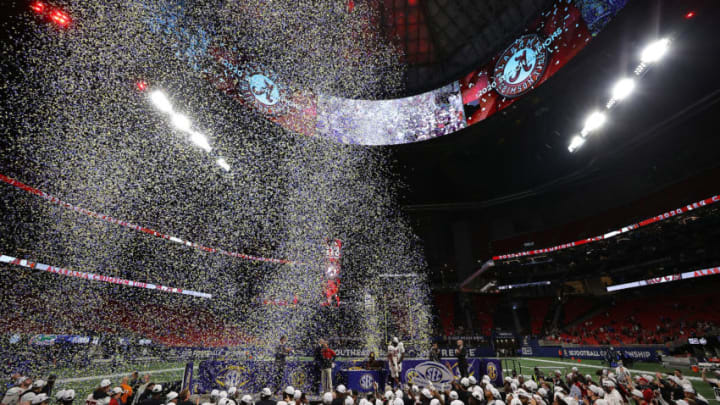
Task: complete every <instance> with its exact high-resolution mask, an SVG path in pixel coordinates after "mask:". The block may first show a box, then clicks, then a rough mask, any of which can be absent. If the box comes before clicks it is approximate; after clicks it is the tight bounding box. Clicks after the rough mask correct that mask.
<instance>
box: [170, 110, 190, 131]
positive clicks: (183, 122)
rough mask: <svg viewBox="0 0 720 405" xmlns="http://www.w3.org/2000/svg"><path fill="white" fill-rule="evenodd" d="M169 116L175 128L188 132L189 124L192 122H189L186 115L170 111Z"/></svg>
mask: <svg viewBox="0 0 720 405" xmlns="http://www.w3.org/2000/svg"><path fill="white" fill-rule="evenodd" d="M171 118H172V124H173V125H174V126H175V128H177V129H179V130H181V131H185V132H190V126H191V125H192V124H190V120H189V119H188V117H186V116H184V115H182V114H178V113H172V115H171Z"/></svg>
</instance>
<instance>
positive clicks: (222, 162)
mask: <svg viewBox="0 0 720 405" xmlns="http://www.w3.org/2000/svg"><path fill="white" fill-rule="evenodd" d="M217 164H218V165H219V166H220V167H222V168H223V170H225V171H226V172H229V171H230V165H229V164H228V162H227V161H225V158H220V159H218V160H217Z"/></svg>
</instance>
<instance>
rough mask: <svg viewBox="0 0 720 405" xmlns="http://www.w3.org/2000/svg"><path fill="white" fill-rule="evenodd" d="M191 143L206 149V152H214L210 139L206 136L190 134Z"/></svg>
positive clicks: (195, 133) (197, 133) (196, 133)
mask: <svg viewBox="0 0 720 405" xmlns="http://www.w3.org/2000/svg"><path fill="white" fill-rule="evenodd" d="M190 142H192V143H194V144H195V145H197V146H199V147H200V148H202V149H204V150H205V151H206V152H210V151H211V150H212V147H211V146H210V143H209V142H208V139H207V138H206V137H205V135H203V134H201V133H199V132H192V133H191V134H190Z"/></svg>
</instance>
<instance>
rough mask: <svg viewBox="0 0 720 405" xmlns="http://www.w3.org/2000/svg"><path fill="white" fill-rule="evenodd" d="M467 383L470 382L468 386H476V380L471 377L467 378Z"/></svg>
mask: <svg viewBox="0 0 720 405" xmlns="http://www.w3.org/2000/svg"><path fill="white" fill-rule="evenodd" d="M468 381H470V385H475V384H477V380H476V379H475V377H473V376H470V377H468Z"/></svg>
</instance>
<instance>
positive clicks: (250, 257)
mask: <svg viewBox="0 0 720 405" xmlns="http://www.w3.org/2000/svg"><path fill="white" fill-rule="evenodd" d="M0 181H2V182H4V183H7V184H9V185H11V186H13V187H16V188H19V189H20V190H23V191H25V192H27V193H29V194H34V195H37V196H39V197H41V198H43V199H44V200H46V201H48V202H50V203H52V204H56V205H59V206H61V207H64V208H66V209H69V210H71V211H75V212H77V213H80V214H84V215H87V216H89V217H91V218H95V219H99V220H101V221H105V222H109V223H111V224H116V225H120V226H122V227H125V228H129V229H132V230H135V231H138V232H142V233H145V234H148V235H152V236H155V237H157V238H160V239H166V240H169V241H171V242H175V243H179V244H181V245H185V246H189V247H192V248H195V249H198V250H202V251H203V252H209V253H220V254H223V255H226V256H230V257H235V258H238V259H244V260H252V261H258V262H267V263H278V264H297V262H293V261H290V260H286V259H275V258H272V257H262V256H253V255H248V254H245V253H238V252H230V251H227V250H224V249H221V248H215V247H209V246H204V245H201V244H199V243H195V242H191V241H189V240H187V239H183V238H179V237H177V236H172V235H169V234H166V233H162V232H159V231H156V230H154V229H151V228H146V227H144V226H140V225H136V224H133V223H131V222H129V221H124V220H122V219H118V218H113V217H111V216H109V215H105V214H101V213H98V212H94V211H90V210H88V209H85V208H83V207H80V206H77V205H73V204H70V203H68V202H65V201H63V200H61V199H59V198H57V197H55V196H52V195H50V194H48V193H46V192H44V191H42V190H39V189H37V188H35V187H31V186H28V185H27V184H24V183H22V182H20V181H18V180H15V179H13V178H11V177H8V176H5V175H4V174H0Z"/></svg>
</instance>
